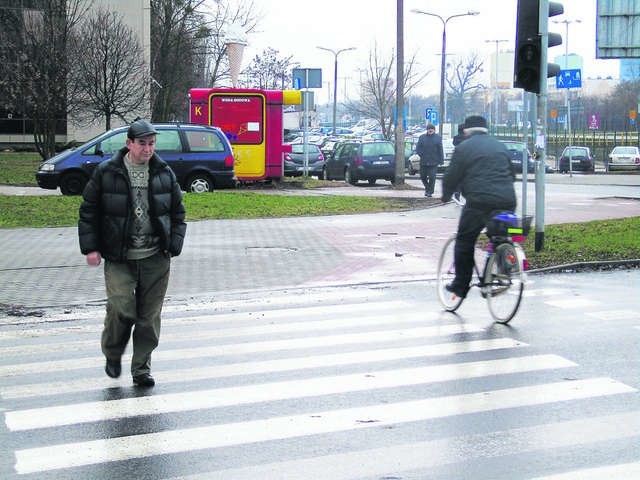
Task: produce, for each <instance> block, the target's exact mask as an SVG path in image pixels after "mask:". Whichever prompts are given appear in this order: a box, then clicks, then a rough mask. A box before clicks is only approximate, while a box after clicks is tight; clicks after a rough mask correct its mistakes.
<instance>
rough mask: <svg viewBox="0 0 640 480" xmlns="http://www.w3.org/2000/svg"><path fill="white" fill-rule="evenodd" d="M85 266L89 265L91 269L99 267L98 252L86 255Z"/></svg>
mask: <svg viewBox="0 0 640 480" xmlns="http://www.w3.org/2000/svg"><path fill="white" fill-rule="evenodd" d="M86 258H87V265H91V266H92V267H97V266H98V265H100V260H101V259H100V252H90V253H87V256H86Z"/></svg>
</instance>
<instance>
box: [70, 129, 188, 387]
mask: <svg viewBox="0 0 640 480" xmlns="http://www.w3.org/2000/svg"><path fill="white" fill-rule="evenodd" d="M157 133H158V132H157V131H156V129H155V128H154V127H153V125H151V124H150V123H149V122H147V121H145V120H137V121H135V122H133V123H132V124H131V125H130V126H129V130H128V131H127V139H126V146H125V147H123V148H122V149H121V150H120V151H119V152H117V153H116V154H115V155H114V156H113V157H112V158H111V159H110V160H107V161H105V162H102V163H101V164H100V165H98V167H97V168H96V169H95V171H94V173H93V176H92V177H91V179H90V180H89V183H87V186H86V188H85V189H84V192H83V201H82V204H81V205H80V220H79V221H78V235H79V240H80V251H81V252H82V253H83V254H84V255H86V260H87V263H88V264H89V265H92V266H98V265H100V261H101V258H104V259H105V263H104V278H105V285H106V290H107V308H106V310H107V311H106V316H105V320H104V329H103V331H102V341H101V344H102V352H103V354H104V355H105V357H106V366H105V372H106V374H107V375H108V376H110V377H112V378H117V377H119V376H120V373H121V370H122V367H121V361H120V359H121V357H122V354H123V353H124V350H125V348H126V346H127V343H128V342H129V337H130V336H131V332H132V330H133V355H132V359H131V375H132V377H133V382H134V383H135V384H136V385H138V386H141V387H152V386H153V385H155V380H154V378H153V377H152V376H151V353H152V352H153V350H154V349H155V348H156V347H157V346H158V341H159V338H160V314H161V312H162V304H163V302H164V296H165V293H166V291H167V286H168V284H169V269H170V268H169V267H170V263H171V257H172V256H177V255H179V254H180V252H181V251H182V245H183V242H184V235H185V232H186V229H187V225H186V223H185V221H184V219H185V209H184V205H183V204H182V191H181V189H180V186H179V185H178V183H177V181H176V177H175V175H174V173H173V172H172V170H171V169H170V168H169V166H168V165H167V164H166V163H165V162H164V161H163V160H162V159H161V158H160V157H159V156H158V155H157V154H156V153H154V149H155V141H156V134H157Z"/></svg>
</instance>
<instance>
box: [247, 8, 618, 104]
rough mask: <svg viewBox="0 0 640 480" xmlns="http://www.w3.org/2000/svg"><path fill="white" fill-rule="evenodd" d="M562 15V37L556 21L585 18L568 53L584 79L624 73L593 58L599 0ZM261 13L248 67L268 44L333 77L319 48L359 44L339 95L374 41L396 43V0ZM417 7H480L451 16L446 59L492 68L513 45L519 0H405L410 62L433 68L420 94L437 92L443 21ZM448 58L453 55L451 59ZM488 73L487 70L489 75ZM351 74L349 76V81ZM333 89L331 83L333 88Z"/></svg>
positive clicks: (341, 63)
mask: <svg viewBox="0 0 640 480" xmlns="http://www.w3.org/2000/svg"><path fill="white" fill-rule="evenodd" d="M561 3H562V4H563V5H564V10H565V13H564V15H562V16H557V17H553V18H551V19H550V22H549V30H550V31H555V32H557V33H560V34H562V36H563V41H566V39H565V38H564V37H565V33H566V31H565V29H566V26H565V24H553V20H564V19H567V20H580V21H581V22H580V23H577V22H576V23H571V24H570V25H569V53H576V54H578V55H581V56H582V57H583V60H584V66H583V77H585V78H589V77H598V76H602V77H606V76H613V77H614V78H617V77H618V76H619V62H618V61H617V60H596V59H595V55H596V45H595V41H596V40H595V39H596V0H564V1H563V2H561ZM255 5H256V7H257V8H258V9H259V10H260V11H261V12H262V15H263V19H262V21H261V22H260V26H259V32H256V33H253V34H250V35H249V38H248V40H249V46H248V47H247V49H246V51H245V55H244V60H243V67H244V66H246V65H248V63H249V62H250V61H251V59H253V57H254V56H255V55H257V54H259V53H260V52H262V51H263V50H265V49H266V48H268V47H272V48H274V49H276V50H278V51H279V54H280V56H282V57H286V56H289V55H292V56H293V59H292V60H293V61H294V62H299V63H300V67H301V68H321V69H322V78H323V81H325V82H327V81H330V82H333V64H334V56H333V55H332V54H331V53H330V52H326V51H322V50H319V49H318V48H317V47H318V46H322V47H326V48H330V49H332V50H340V49H342V48H348V47H356V50H354V51H349V52H343V53H341V54H339V56H338V77H339V80H338V98H339V99H340V98H341V97H343V96H344V88H345V84H346V86H347V88H349V90H350V92H351V94H352V95H354V94H355V92H356V89H357V85H358V84H359V75H360V73H359V72H358V69H362V68H364V67H365V66H366V65H367V62H368V57H369V53H370V52H371V51H372V48H373V46H374V45H375V44H377V46H378V49H379V51H380V52H381V53H383V54H384V55H385V57H386V56H387V55H388V54H389V52H390V51H391V49H394V48H395V43H396V1H394V0H314V1H310V0H255ZM414 8H417V9H420V10H423V11H427V12H431V13H434V14H437V15H440V16H441V17H443V18H445V19H446V18H447V17H449V16H451V15H457V14H461V13H466V12H467V11H469V10H475V11H479V12H480V14H479V15H477V16H464V17H459V18H453V19H451V20H450V21H449V22H448V23H447V56H448V57H449V55H460V56H465V55H468V54H469V53H471V52H476V53H478V54H480V55H481V57H482V59H483V60H484V61H485V65H486V68H485V71H486V72H488V71H489V69H490V55H491V54H492V53H494V52H495V49H496V42H495V40H507V41H506V42H501V43H499V48H500V49H501V50H506V49H508V50H513V48H514V44H515V20H516V9H517V0H440V1H438V2H434V1H429V0H405V1H404V38H405V61H407V60H408V59H410V58H411V56H412V55H413V54H416V61H417V62H418V63H419V65H418V68H419V70H421V71H423V72H426V71H431V73H430V74H429V75H428V77H427V78H426V79H425V80H424V81H423V84H422V85H421V86H420V88H418V89H417V91H418V92H419V93H421V94H434V93H437V92H438V91H439V82H440V52H441V48H442V22H441V21H440V20H439V19H438V18H435V17H431V16H427V15H419V14H416V13H413V12H411V9H414ZM564 53H565V45H564V44H563V45H562V46H558V47H554V48H552V49H550V51H549V57H550V59H551V58H553V57H555V56H556V55H564ZM449 59H450V60H449V61H451V57H449ZM487 75H488V73H487ZM344 77H348V78H346V79H345V78H344ZM328 88H329V86H328V85H326V84H325V86H324V87H323V89H322V90H319V91H316V93H315V95H316V102H318V103H324V102H326V100H327V93H328ZM332 88H333V86H331V89H332Z"/></svg>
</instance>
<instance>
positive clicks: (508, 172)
mask: <svg viewBox="0 0 640 480" xmlns="http://www.w3.org/2000/svg"><path fill="white" fill-rule="evenodd" d="M514 181H515V173H514V170H513V165H512V164H511V160H510V158H509V154H508V152H507V148H506V147H505V146H504V145H503V144H502V142H500V141H498V140H496V139H495V138H493V137H491V136H489V135H487V134H486V133H481V132H474V133H472V134H471V135H470V136H468V137H467V138H466V139H465V140H464V142H462V143H460V144H458V145H456V148H455V150H454V151H453V155H452V157H451V163H450V164H449V167H448V168H447V170H446V172H445V174H444V177H443V179H442V200H443V201H449V200H450V199H451V195H452V194H453V192H455V191H457V190H460V191H461V192H462V195H464V197H465V198H466V200H467V205H469V206H470V207H478V208H487V207H492V208H496V209H498V208H515V205H516V192H515V189H514V187H513V182H514Z"/></svg>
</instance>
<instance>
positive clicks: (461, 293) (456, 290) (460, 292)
mask: <svg viewBox="0 0 640 480" xmlns="http://www.w3.org/2000/svg"><path fill="white" fill-rule="evenodd" d="M444 288H445V289H446V290H447V292H451V293H453V294H455V295H456V296H457V297H460V298H465V297H466V296H467V290H468V289H467V288H464V287H461V286H459V285H456V284H455V283H448V284H447V285H445V286H444Z"/></svg>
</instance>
